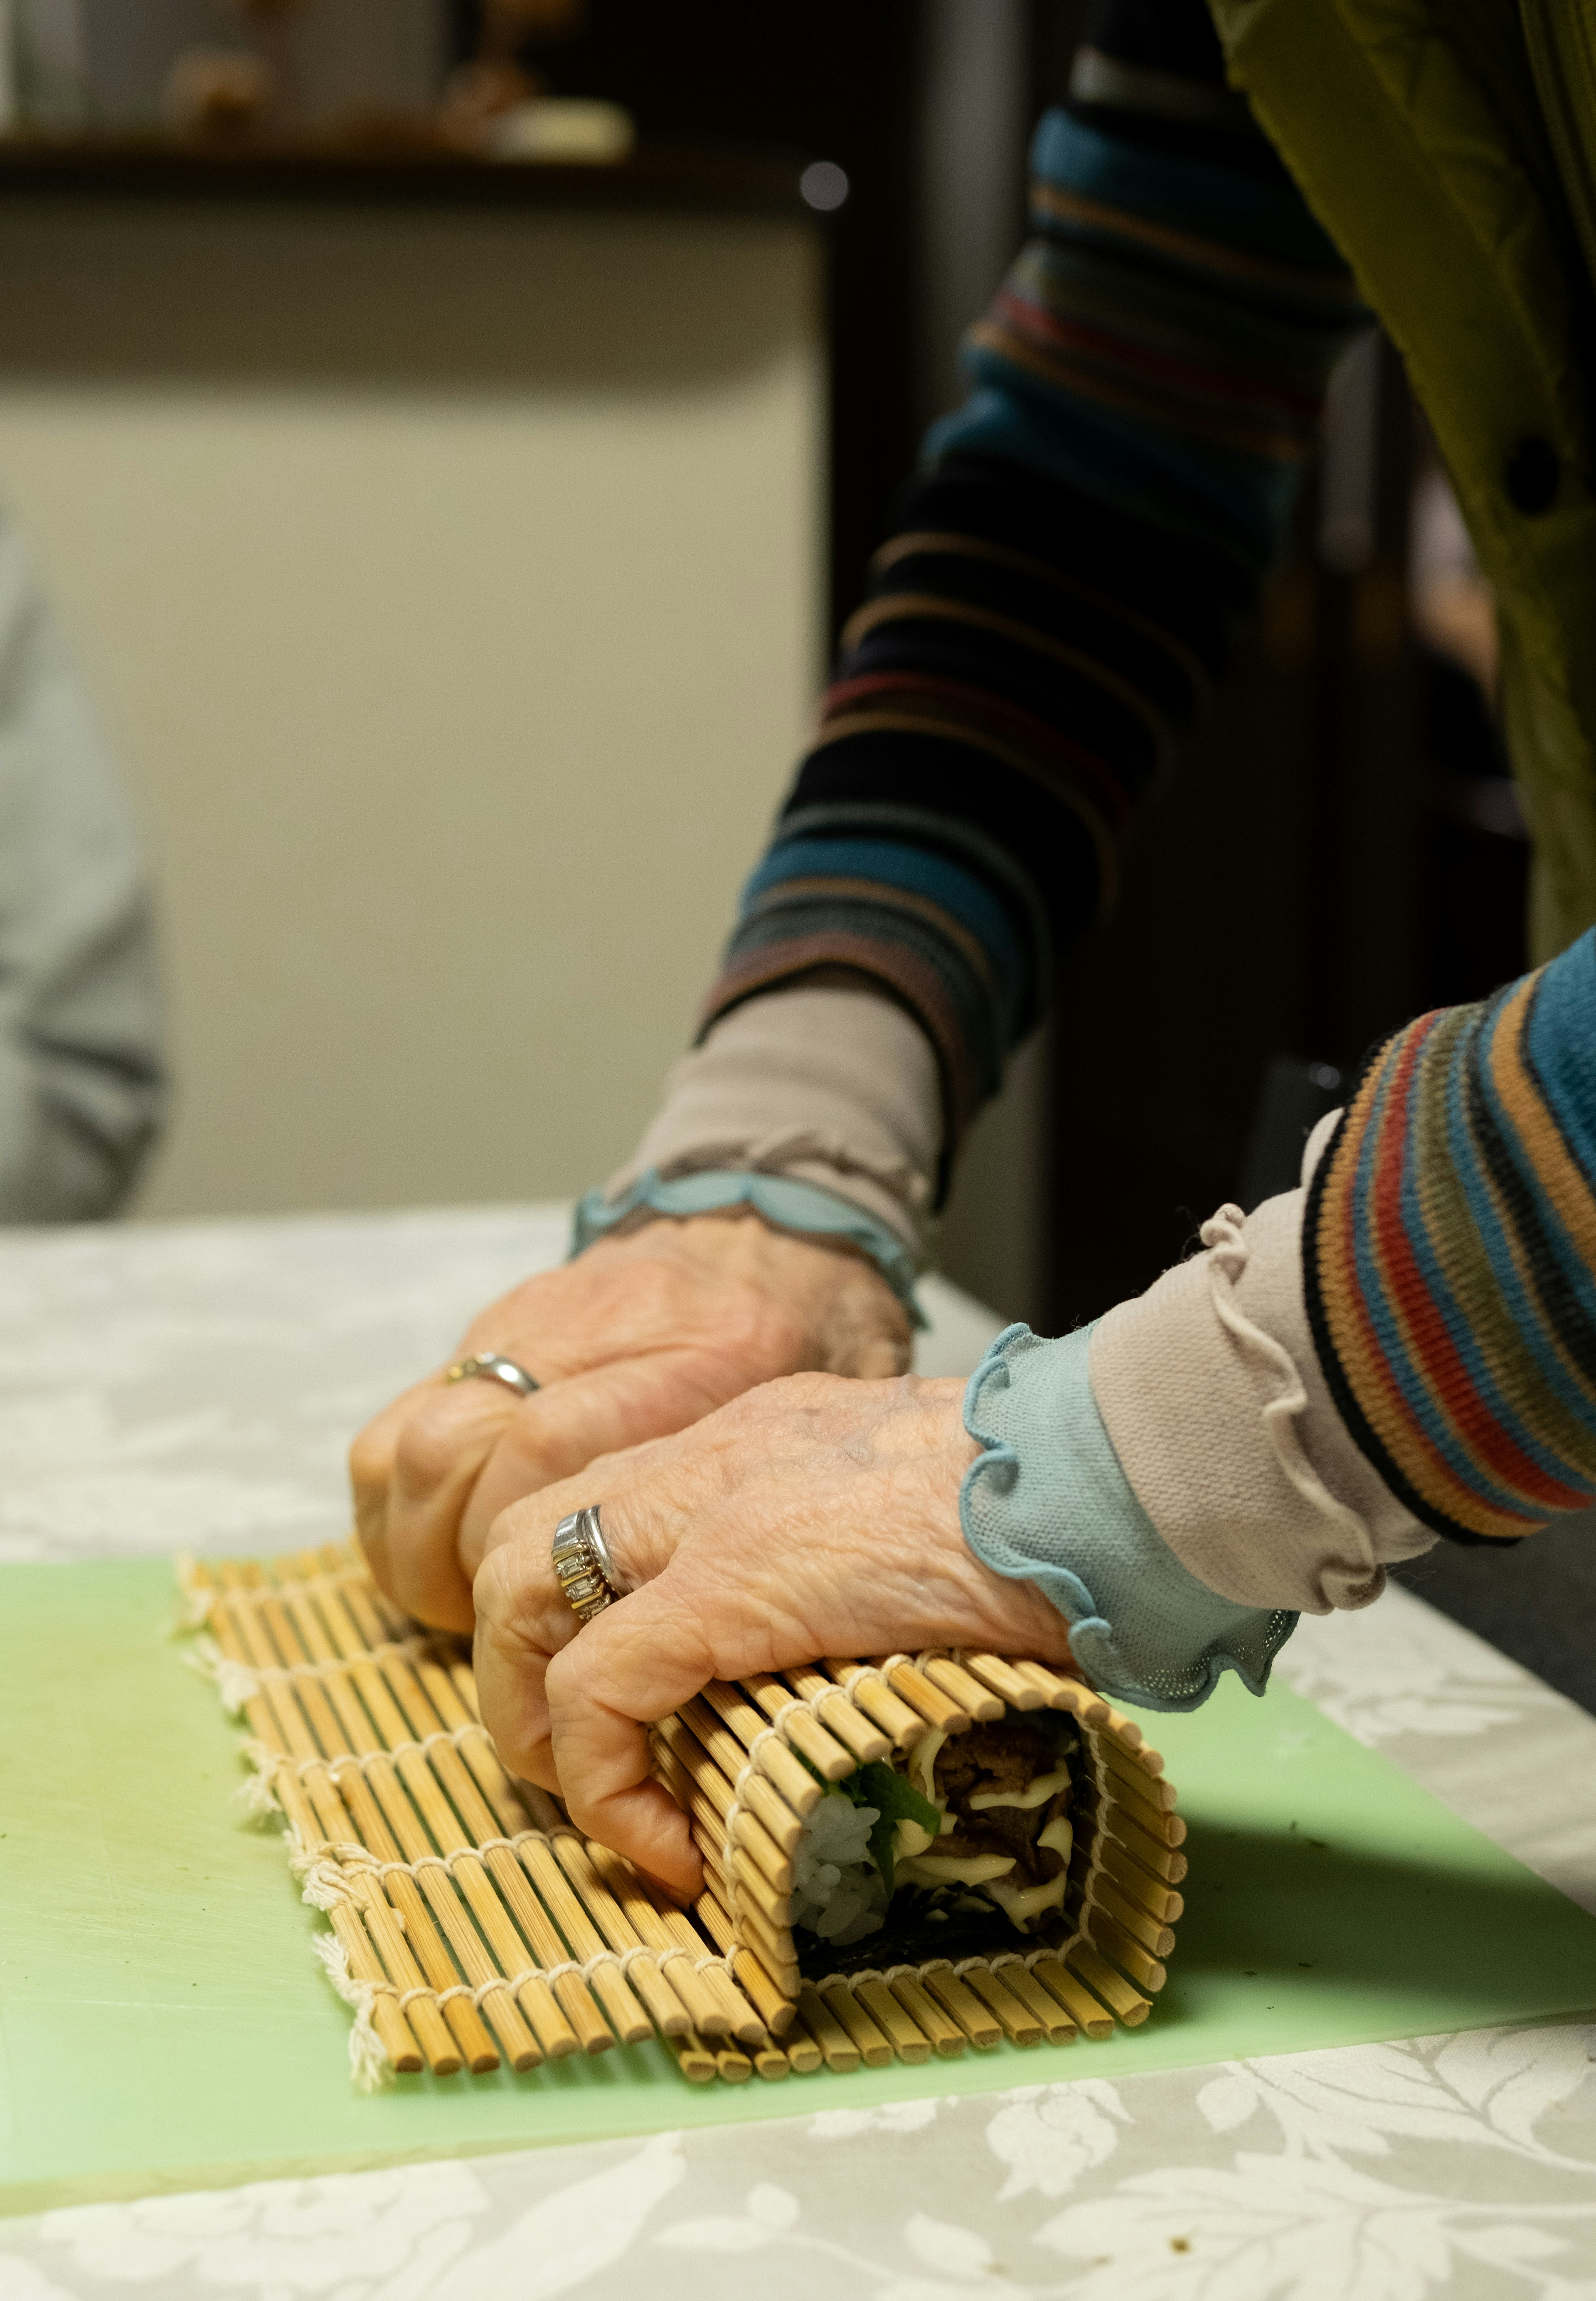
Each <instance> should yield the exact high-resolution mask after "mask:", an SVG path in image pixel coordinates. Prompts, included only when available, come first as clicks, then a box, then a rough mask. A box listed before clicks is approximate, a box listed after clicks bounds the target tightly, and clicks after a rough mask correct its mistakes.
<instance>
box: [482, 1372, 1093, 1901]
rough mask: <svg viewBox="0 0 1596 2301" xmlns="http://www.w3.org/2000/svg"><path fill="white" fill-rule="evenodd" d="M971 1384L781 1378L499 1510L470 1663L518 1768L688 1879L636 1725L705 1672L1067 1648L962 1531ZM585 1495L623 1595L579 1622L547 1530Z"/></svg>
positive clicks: (1059, 1627) (663, 1874)
mask: <svg viewBox="0 0 1596 2301" xmlns="http://www.w3.org/2000/svg"><path fill="white" fill-rule="evenodd" d="M964 1389H965V1385H964V1384H963V1382H962V1381H957V1380H954V1381H925V1380H922V1379H919V1378H917V1377H915V1376H903V1377H901V1378H900V1379H898V1380H897V1381H886V1382H868V1383H866V1382H858V1381H846V1380H841V1379H839V1378H838V1377H836V1376H826V1375H798V1376H788V1377H787V1378H785V1379H783V1380H781V1381H776V1382H770V1383H766V1384H765V1385H762V1386H761V1387H760V1388H758V1389H756V1390H753V1391H750V1392H748V1393H746V1394H745V1395H744V1396H742V1397H740V1398H739V1399H737V1400H735V1401H733V1402H732V1403H731V1404H730V1405H728V1406H724V1407H722V1408H721V1409H719V1410H718V1411H716V1412H715V1413H714V1414H712V1415H710V1416H708V1417H707V1418H706V1419H705V1420H704V1421H702V1422H699V1423H698V1424H696V1425H695V1426H694V1427H692V1428H691V1429H690V1430H687V1431H683V1432H681V1433H680V1434H679V1435H676V1436H675V1437H672V1438H664V1439H660V1440H656V1442H655V1443H652V1444H649V1445H646V1446H640V1447H637V1448H634V1449H632V1450H631V1452H627V1453H623V1454H614V1455H608V1456H605V1457H603V1458H601V1459H599V1460H596V1461H593V1462H590V1463H589V1465H588V1466H587V1468H585V1469H584V1470H583V1471H582V1472H581V1475H580V1476H579V1477H575V1478H572V1479H571V1480H570V1481H569V1482H567V1483H566V1484H564V1485H557V1486H552V1487H547V1488H545V1489H544V1490H543V1491H542V1492H541V1493H539V1494H535V1495H532V1496H530V1497H528V1498H527V1499H526V1500H524V1501H522V1502H516V1503H515V1504H514V1505H513V1506H512V1507H511V1508H510V1509H509V1510H506V1511H505V1512H504V1514H503V1516H502V1517H500V1518H499V1519H497V1521H496V1522H495V1524H494V1525H493V1527H492V1528H491V1530H490V1532H489V1537H488V1542H487V1547H486V1552H485V1554H484V1555H483V1557H482V1560H481V1564H480V1569H479V1570H478V1573H477V1577H476V1582H475V1601H476V1614H477V1633H476V1664H477V1686H478V1690H479V1694H480V1700H481V1703H482V1714H483V1718H484V1720H485V1722H486V1723H487V1725H488V1727H489V1731H490V1732H491V1733H492V1735H493V1736H494V1739H495V1741H496V1742H497V1745H498V1748H499V1752H500V1754H501V1755H502V1757H503V1758H504V1760H505V1762H506V1765H507V1766H508V1767H509V1768H510V1770H511V1771H512V1772H514V1773H516V1774H518V1775H521V1776H522V1777H524V1778H527V1779H530V1780H531V1781H535V1782H539V1783H540V1784H542V1786H544V1787H545V1788H547V1789H558V1790H560V1791H561V1792H562V1794H563V1795H564V1797H565V1799H566V1801H567V1803H569V1806H570V1809H571V1813H572V1820H574V1821H575V1822H576V1824H577V1826H578V1828H581V1829H583V1830H585V1831H586V1832H587V1833H588V1834H589V1836H591V1837H598V1838H600V1839H602V1840H603V1842H604V1843H605V1844H606V1845H613V1846H614V1847H615V1848H616V1850H617V1851H618V1852H620V1853H626V1854H629V1855H630V1856H631V1859H632V1860H633V1861H634V1862H637V1863H638V1864H639V1866H640V1867H641V1868H643V1869H645V1870H648V1871H649V1872H650V1873H651V1874H652V1875H653V1876H655V1877H656V1878H659V1879H660V1880H661V1881H662V1882H663V1883H664V1884H665V1885H666V1886H668V1887H671V1888H672V1889H673V1890H674V1891H676V1892H678V1893H681V1894H683V1895H688V1894H692V1893H695V1892H697V1891H698V1887H699V1884H700V1881H701V1870H700V1865H699V1862H698V1855H697V1853H695V1851H694V1849H693V1846H692V1844H691V1841H690V1838H689V1833H688V1826H687V1820H686V1818H685V1816H684V1815H683V1814H682V1813H681V1811H680V1809H679V1808H678V1807H677V1806H676V1805H675V1803H673V1800H672V1799H671V1797H670V1795H669V1794H668V1793H667V1792H666V1791H665V1790H664V1788H662V1787H661V1786H660V1785H659V1784H657V1783H656V1782H652V1781H650V1780H649V1778H648V1734H647V1721H648V1720H649V1719H655V1718H660V1717H663V1716H664V1714H665V1713H666V1711H670V1710H673V1709H674V1708H675V1707H676V1706H677V1705H678V1703H681V1702H684V1701H686V1700H688V1699H689V1696H691V1695H692V1694H696V1693H697V1692H698V1689H699V1688H700V1687H701V1686H703V1685H704V1684H705V1682H706V1680H707V1679H709V1678H738V1677H740V1676H743V1675H744V1674H746V1673H747V1672H748V1671H750V1670H760V1669H782V1668H783V1667H785V1666H786V1665H788V1664H790V1663H797V1662H810V1661H815V1659H816V1658H817V1657H820V1656H824V1655H827V1654H840V1655H847V1654H861V1653H863V1654H867V1653H883V1652H887V1651H890V1650H891V1649H892V1648H895V1647H900V1646H901V1647H906V1648H908V1649H909V1650H911V1651H913V1650H915V1649H917V1648H918V1647H920V1646H923V1645H939V1644H948V1645H968V1646H973V1647H978V1648H979V1647H985V1648H988V1649H990V1650H992V1651H995V1652H997V1653H1026V1654H1032V1655H1035V1656H1039V1657H1040V1658H1042V1659H1044V1660H1049V1661H1055V1662H1058V1663H1064V1664H1067V1662H1068V1659H1069V1644H1068V1638H1067V1635H1066V1632H1065V1624H1064V1622H1063V1619H1062V1618H1061V1617H1060V1615H1059V1614H1058V1613H1057V1611H1056V1610H1055V1609H1054V1608H1053V1607H1052V1606H1051V1605H1049V1602H1047V1600H1046V1599H1045V1598H1043V1597H1042V1596H1041V1594H1040V1592H1039V1591H1038V1590H1037V1589H1036V1588H1035V1587H1034V1586H1032V1584H1030V1583H1025V1582H1013V1581H1007V1580H1006V1579H1004V1578H1003V1577H1000V1576H999V1575H997V1574H995V1573H993V1572H992V1571H991V1570H990V1568H988V1567H986V1566H984V1565H982V1562H981V1560H979V1559H977V1558H976V1557H975V1555H974V1554H973V1552H972V1551H971V1550H970V1549H969V1547H968V1545H967V1544H965V1539H964V1535H963V1534H962V1532H961V1529H960V1525H959V1510H958V1496H959V1486H960V1483H961V1481H962V1479H963V1477H964V1475H965V1471H966V1469H967V1468H969V1466H970V1464H971V1462H972V1461H973V1460H974V1458H975V1454H976V1452H977V1449H976V1446H975V1444H974V1442H973V1440H972V1439H971V1438H970V1437H969V1436H968V1435H966V1433H965V1428H964V1422H963V1415H962V1407H963V1398H964ZM593 1503H597V1504H598V1505H599V1506H600V1508H601V1510H602V1512H603V1525H604V1531H605V1536H606V1541H607V1542H608V1544H609V1546H610V1550H611V1552H612V1554H613V1556H614V1562H615V1566H616V1570H617V1572H618V1573H619V1575H620V1576H621V1577H622V1579H623V1581H624V1582H625V1583H626V1584H627V1585H628V1586H629V1594H628V1595H627V1596H625V1597H623V1599H622V1600H621V1601H620V1602H619V1603H618V1604H616V1605H613V1606H611V1607H609V1608H608V1609H607V1610H606V1611H605V1612H603V1613H601V1614H599V1615H598V1616H597V1617H596V1618H595V1619H593V1620H592V1621H590V1622H589V1624H588V1625H587V1627H585V1628H582V1629H581V1630H580V1631H579V1629H578V1625H577V1622H576V1619H575V1617H574V1615H573V1614H572V1611H571V1610H570V1607H569V1606H568V1605H567V1603H566V1602H565V1599H564V1594H562V1592H561V1590H560V1587H559V1585H558V1583H557V1582H556V1579H555V1575H554V1569H553V1567H552V1564H551V1562H550V1557H549V1546H550V1543H551V1541H552V1539H553V1535H554V1529H555V1527H556V1524H557V1523H558V1521H559V1519H561V1518H562V1517H564V1515H566V1513H567V1512H569V1511H572V1510H578V1509H581V1508H583V1507H585V1506H588V1505H590V1504H593Z"/></svg>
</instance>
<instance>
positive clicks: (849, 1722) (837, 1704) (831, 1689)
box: [781, 1669, 892, 1766]
mask: <svg viewBox="0 0 1596 2301" xmlns="http://www.w3.org/2000/svg"><path fill="white" fill-rule="evenodd" d="M781 1675H782V1677H783V1678H785V1679H786V1680H787V1683H788V1685H789V1686H791V1688H792V1690H793V1692H794V1693H795V1694H798V1695H800V1696H801V1697H802V1699H803V1700H804V1701H806V1702H813V1703H815V1708H816V1710H817V1711H818V1712H819V1715H820V1718H821V1720H822V1722H823V1724H824V1725H826V1726H827V1727H829V1728H830V1729H831V1732H832V1733H833V1734H835V1736H837V1739H838V1740H839V1741H840V1742H845V1743H846V1744H847V1745H848V1748H849V1749H850V1750H851V1751H852V1752H853V1753H854V1756H855V1757H856V1759H857V1760H858V1761H859V1763H860V1765H862V1766H873V1765H877V1764H879V1763H881V1762H882V1761H883V1760H885V1759H888V1758H890V1756H891V1755H892V1740H891V1736H890V1735H888V1734H886V1733H883V1731H882V1728H880V1727H879V1726H873V1725H872V1724H871V1722H870V1720H869V1719H868V1718H866V1717H865V1716H864V1714H863V1713H862V1712H861V1711H858V1710H856V1708H855V1707H854V1704H853V1703H851V1702H850V1701H849V1700H848V1696H847V1694H844V1693H842V1692H841V1690H840V1688H839V1687H837V1686H833V1685H832V1682H831V1679H830V1678H826V1677H824V1676H823V1674H822V1673H821V1672H820V1671H819V1670H817V1669H784V1670H783V1671H782V1672H781Z"/></svg>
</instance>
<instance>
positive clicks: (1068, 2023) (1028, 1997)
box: [1001, 1958, 1080, 2046]
mask: <svg viewBox="0 0 1596 2301" xmlns="http://www.w3.org/2000/svg"><path fill="white" fill-rule="evenodd" d="M1001 1979H1002V1982H1003V1986H1004V1987H1005V1988H1006V1989H1007V1990H1010V1991H1012V1992H1013V1994H1014V1996H1016V1997H1017V1998H1018V1999H1019V2001H1020V2003H1021V2004H1022V2005H1024V2006H1025V2007H1026V2008H1027V2009H1028V2011H1029V2012H1032V2013H1033V2014H1034V2015H1035V2016H1036V2019H1037V2020H1038V2021H1040V2023H1041V2026H1042V2034H1043V2035H1044V2037H1046V2038H1047V2041H1048V2043H1049V2046H1073V2045H1074V2042H1075V2039H1076V2037H1078V2035H1079V2034H1080V2032H1079V2029H1078V2028H1077V2025H1076V2023H1075V2021H1074V2018H1073V2017H1072V2016H1071V2015H1070V2014H1068V2013H1066V2012H1065V2010H1064V2008H1063V2006H1062V2005H1060V2004H1058V2002H1057V1999H1056V1998H1053V1997H1050V1996H1049V1995H1048V1993H1047V1991H1046V1990H1045V1989H1044V1988H1043V1987H1042V1986H1041V1983H1040V1981H1039V1980H1038V1979H1036V1976H1035V1975H1034V1974H1033V1973H1032V1970H1031V1969H1030V1967H1029V1966H1027V1965H1024V1964H1022V1963H1021V1962H1020V1960H1019V1959H1018V1958H1015V1959H1012V1960H1010V1961H1009V1962H1007V1963H1006V1964H1005V1965H1004V1966H1003V1967H1002V1968H1001Z"/></svg>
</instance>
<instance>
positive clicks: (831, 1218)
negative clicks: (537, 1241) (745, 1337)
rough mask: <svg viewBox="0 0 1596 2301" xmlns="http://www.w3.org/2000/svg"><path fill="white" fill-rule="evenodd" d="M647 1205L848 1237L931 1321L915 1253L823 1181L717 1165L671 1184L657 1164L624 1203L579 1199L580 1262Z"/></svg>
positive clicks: (919, 1315) (906, 1302) (917, 1320)
mask: <svg viewBox="0 0 1596 2301" xmlns="http://www.w3.org/2000/svg"><path fill="white" fill-rule="evenodd" d="M639 1207H652V1208H653V1209H654V1211H655V1213H656V1214H661V1215H675V1216H677V1217H682V1216H686V1215H707V1214H714V1213H715V1212H717V1211H718V1210H719V1209H723V1208H725V1207H752V1208H753V1209H754V1211H755V1213H756V1214H758V1215H763V1216H764V1217H765V1220H766V1222H768V1223H770V1224H771V1225H772V1226H773V1227H774V1228H775V1229H777V1230H790V1231H793V1232H796V1233H797V1234H798V1236H799V1237H801V1238H841V1239H846V1240H847V1241H848V1244H849V1245H850V1246H856V1247H857V1248H858V1249H859V1251H861V1253H864V1254H867V1255H868V1256H869V1258H870V1259H871V1261H872V1262H873V1263H874V1265H875V1267H876V1268H877V1269H878V1270H879V1271H880V1272H881V1274H882V1277H883V1278H884V1279H885V1280H886V1282H887V1284H888V1285H889V1286H890V1288H891V1289H892V1292H893V1293H894V1294H896V1295H897V1297H898V1301H900V1302H901V1303H902V1304H903V1307H904V1309H906V1310H907V1312H908V1314H909V1318H910V1319H911V1321H912V1322H913V1324H914V1325H915V1326H924V1325H925V1323H926V1320H925V1313H924V1312H923V1310H922V1309H921V1308H920V1305H919V1303H918V1301H916V1300H915V1278H916V1277H917V1276H919V1273H918V1270H917V1268H916V1267H915V1258H914V1256H913V1255H912V1254H911V1253H910V1252H909V1250H908V1248H907V1246H906V1245H905V1244H904V1243H903V1241H902V1240H901V1239H900V1238H898V1236H897V1235H896V1234H895V1233H893V1232H892V1231H890V1230H889V1229H888V1228H887V1226H886V1224H885V1223H882V1222H877V1220H876V1219H875V1217H874V1216H873V1215H869V1214H866V1213H865V1209H864V1208H863V1207H856V1206H855V1205H854V1204H853V1202H852V1201H851V1200H849V1199H844V1198H840V1197H839V1196H838V1195H837V1193H836V1192H834V1191H826V1190H823V1189H822V1188H821V1186H820V1184H818V1183H800V1182H796V1181H795V1180H794V1179H793V1177H792V1176H790V1175H757V1174H749V1173H747V1172H745V1171H744V1170H742V1169H741V1168H738V1167H712V1168H710V1169H708V1170H706V1172H705V1173H704V1174H702V1175H679V1176H676V1177H675V1178H674V1179H673V1181H670V1182H666V1181H665V1179H664V1176H661V1174H660V1173H659V1171H658V1169H657V1168H656V1167H649V1169H648V1173H647V1174H646V1175H639V1176H638V1179H637V1181H636V1182H635V1183H633V1184H632V1185H631V1189H630V1190H627V1191H624V1192H622V1194H621V1196H620V1197H619V1198H618V1199H614V1200H611V1199H606V1197H605V1195H604V1192H602V1191H589V1192H588V1194H587V1196H586V1197H585V1198H582V1199H579V1200H578V1201H577V1207H576V1218H575V1222H574V1225H573V1226H572V1238H571V1252H572V1259H574V1258H575V1257H576V1256H577V1255H579V1254H581V1251H582V1250H583V1249H584V1248H585V1247H589V1246H591V1245H592V1243H593V1242H594V1240H595V1239H598V1238H602V1237H604V1235H605V1234H606V1232H608V1231H612V1230H614V1227H615V1226H616V1225H617V1224H618V1223H623V1222H624V1221H625V1220H626V1218H627V1217H628V1216H629V1215H631V1214H635V1213H636V1211H637V1209H639Z"/></svg>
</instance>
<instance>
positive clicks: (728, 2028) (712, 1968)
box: [657, 1894, 765, 2045]
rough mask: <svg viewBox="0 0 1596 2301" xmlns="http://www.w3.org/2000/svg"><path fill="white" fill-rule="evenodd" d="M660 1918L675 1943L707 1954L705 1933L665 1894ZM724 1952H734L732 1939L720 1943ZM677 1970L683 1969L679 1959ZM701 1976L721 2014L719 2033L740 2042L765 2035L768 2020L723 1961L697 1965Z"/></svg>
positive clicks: (660, 1900)
mask: <svg viewBox="0 0 1596 2301" xmlns="http://www.w3.org/2000/svg"><path fill="white" fill-rule="evenodd" d="M657 1907H658V1910H659V1916H660V1921H661V1923H662V1924H663V1925H664V1928H665V1929H666V1931H667V1932H668V1933H669V1934H670V1936H671V1937H672V1939H673V1942H674V1943H675V1944H676V1945H677V1946H678V1947H679V1948H681V1949H683V1950H685V1951H687V1952H688V1953H689V1955H691V1956H693V1957H695V1958H703V1957H706V1956H707V1955H708V1945H707V1944H706V1941H705V1940H704V1938H703V1937H702V1935H700V1934H698V1933H697V1932H695V1930H694V1929H693V1927H692V1925H691V1923H690V1922H689V1920H688V1919H687V1917H686V1916H684V1914H683V1913H682V1912H681V1911H680V1910H679V1909H677V1908H676V1907H675V1905H674V1904H673V1903H670V1902H668V1901H666V1899H665V1898H664V1895H663V1894H662V1895H659V1896H658V1897H657ZM716 1946H717V1947H718V1948H720V1949H721V1950H722V1952H723V1954H725V1953H726V1952H732V1953H733V1954H734V1952H735V1944H734V1942H733V1941H731V1940H728V1941H725V1942H722V1943H717V1945H716ZM677 1970H680V1962H678V1966H677ZM695 1970H696V1972H697V1974H698V1979H699V1980H700V1981H701V1982H702V1983H703V1985H704V1987H705V1989H706V1991H707V1993H708V1995H709V1997H710V2000H711V2003H712V2004H714V2007H715V2008H716V2011H717V2014H718V2016H719V2017H720V2018H719V2023H718V2027H717V2031H716V2034H717V2035H722V2036H730V2037H736V2038H738V2039H739V2040H740V2042H741V2043H743V2044H745V2045H747V2044H752V2043H756V2042H757V2041H758V2039H760V2038H761V2037H764V2035H765V2023H764V2021H761V2019H760V2017H759V2015H758V2014H757V2013H756V2012H755V2011H754V2009H753V2007H752V2006H751V2005H750V2004H748V2000H747V1999H746V1998H745V1997H744V1996H742V1994H741V1992H740V1990H739V1989H738V1987H737V1985H736V1983H735V1982H734V1981H733V1980H732V1979H731V1976H730V1975H729V1974H728V1973H727V1971H726V1970H725V1967H724V1966H723V1965H720V1964H706V1965H704V1966H702V1967H699V1968H696V1969H695Z"/></svg>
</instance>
